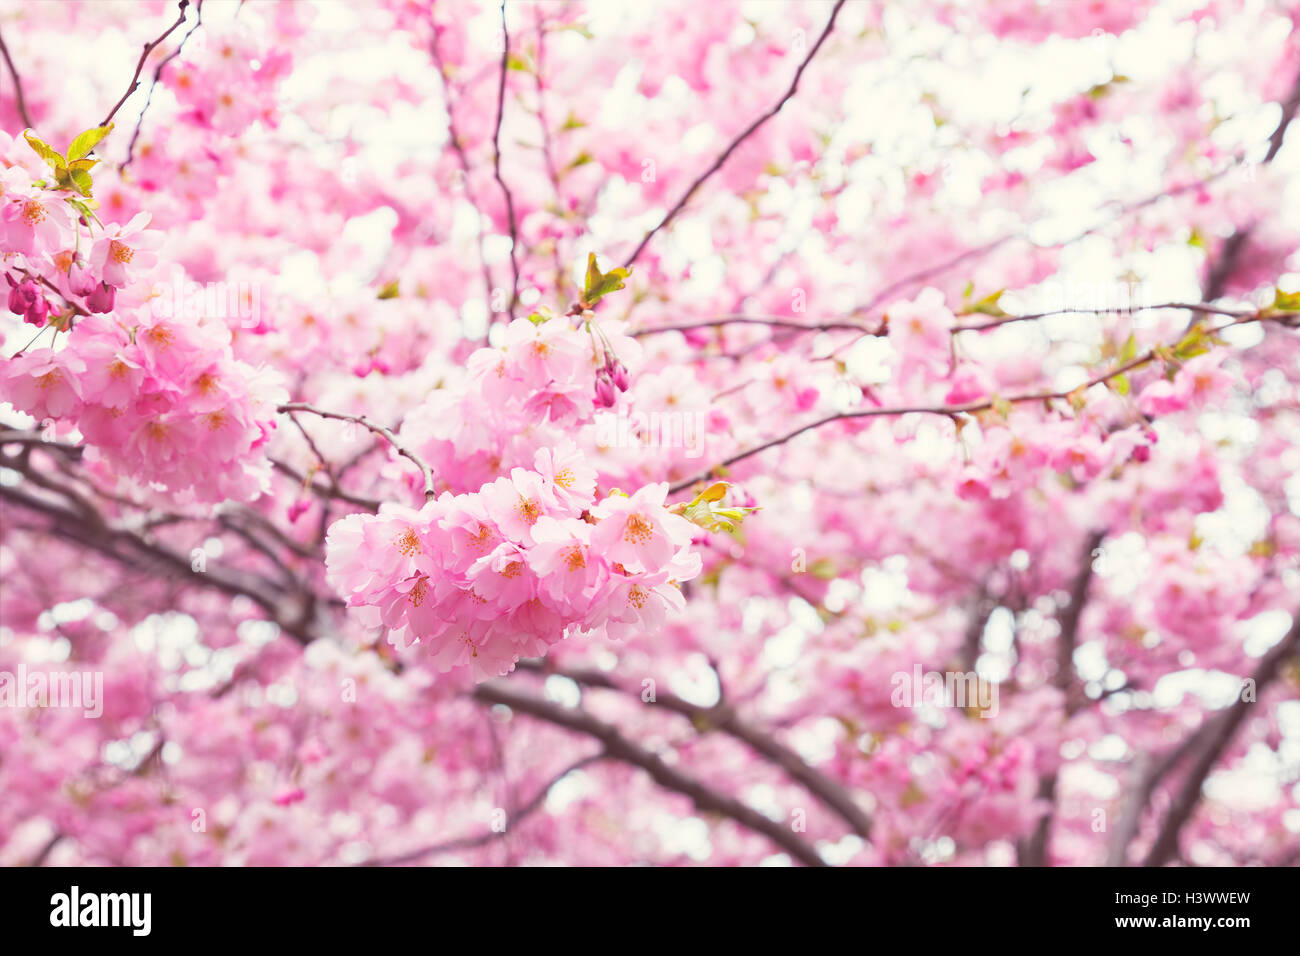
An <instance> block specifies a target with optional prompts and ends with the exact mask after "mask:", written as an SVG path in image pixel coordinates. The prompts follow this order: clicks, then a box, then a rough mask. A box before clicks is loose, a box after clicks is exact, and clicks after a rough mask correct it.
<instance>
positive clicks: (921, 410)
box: [668, 312, 1270, 494]
mask: <svg viewBox="0 0 1300 956" xmlns="http://www.w3.org/2000/svg"><path fill="white" fill-rule="evenodd" d="M1266 318H1270V316H1268V315H1266V314H1265V313H1264V312H1255V313H1251V314H1250V315H1245V316H1240V317H1238V318H1237V319H1235V320H1233V321H1232V322H1228V323H1225V324H1224V325H1221V326H1219V327H1218V328H1215V329H1211V330H1208V331H1209V334H1214V333H1217V332H1221V331H1223V330H1224V329H1226V328H1228V327H1230V326H1233V325H1244V324H1246V323H1248V322H1259V321H1264V320H1265V319H1266ZM1164 349H1165V347H1163V346H1159V347H1157V348H1153V349H1150V350H1149V351H1147V352H1145V353H1143V354H1142V355H1139V356H1138V357H1137V358H1135V359H1132V360H1131V361H1128V362H1124V363H1123V364H1121V365H1118V366H1116V367H1115V368H1112V369H1110V370H1109V371H1106V372H1103V373H1101V374H1099V375H1095V376H1093V377H1092V378H1090V379H1088V381H1086V382H1084V383H1083V384H1081V385H1078V386H1076V387H1074V388H1071V389H1066V390H1064V391H1061V390H1056V391H1038V392H1024V393H1021V394H1019V395H1008V396H1006V397H995V398H988V399H983V400H981V401H975V402H967V403H965V404H963V405H909V406H904V407H901V408H866V409H861V410H859V411H852V412H836V413H834V414H832V415H826V416H824V417H822V418H819V419H816V420H814V421H811V422H808V423H807V424H805V425H800V426H799V427H798V428H795V429H793V430H791V431H789V432H786V433H785V434H784V435H779V436H777V437H776V438H772V439H769V440H768V441H765V442H763V443H762V444H760V445H755V446H754V447H753V448H747V449H745V450H744V451H739V452H736V453H735V454H734V455H731V456H730V457H728V458H724V459H723V460H722V461H720V462H718V464H716V465H714V466H713V467H712V468H710V469H708V470H707V471H704V472H701V473H700V474H698V475H696V476H695V477H693V478H688V479H687V480H685V481H679V482H677V483H676V484H675V485H672V486H671V487H670V488H669V489H668V493H669V494H675V493H677V492H679V491H685V490H686V489H687V488H690V487H691V486H693V485H695V484H696V483H697V482H701V481H709V480H710V479H712V478H713V476H714V475H715V474H716V473H717V470H718V469H719V468H726V467H729V466H731V465H734V464H736V463H737V462H739V461H744V460H745V459H746V458H751V457H753V456H754V455H758V454H761V453H762V452H765V451H767V450H768V449H769V448H775V447H777V446H778V445H784V444H785V443H786V442H788V441H790V440H791V439H793V438H797V437H798V436H800V435H802V434H803V433H804V432H808V431H813V430H814V429H817V428H821V427H822V426H823V425H829V424H831V423H832V422H839V421H849V420H851V419H855V418H887V417H891V416H897V415H943V416H947V417H949V418H955V417H956V416H958V415H968V414H971V413H973V412H982V411H987V410H988V409H991V408H994V407H997V406H998V405H1001V404H1003V403H1005V404H1008V405H1018V404H1021V403H1024V402H1051V401H1056V400H1060V399H1067V398H1069V397H1070V396H1071V395H1073V394H1075V393H1077V392H1084V391H1087V390H1088V389H1090V388H1092V387H1093V386H1094V385H1102V384H1105V383H1106V382H1108V381H1110V380H1111V379H1113V378H1117V377H1119V376H1120V375H1123V374H1125V373H1126V372H1131V371H1132V370H1133V369H1135V368H1139V367H1141V366H1143V365H1146V364H1147V363H1148V362H1150V361H1152V360H1154V359H1156V358H1158V357H1159V354H1160V352H1161V351H1164Z"/></svg>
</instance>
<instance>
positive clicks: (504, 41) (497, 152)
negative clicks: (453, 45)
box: [489, 0, 519, 324]
mask: <svg viewBox="0 0 1300 956" xmlns="http://www.w3.org/2000/svg"><path fill="white" fill-rule="evenodd" d="M501 47H502V49H501V83H500V85H499V86H498V87H497V123H496V128H495V129H494V130H493V131H492V175H493V176H494V177H495V178H496V181H497V185H498V186H500V187H501V192H502V194H503V195H504V196H505V199H506V216H507V217H508V218H509V222H510V270H511V272H512V273H513V280H514V284H513V285H512V286H511V287H510V305H509V307H508V308H507V309H506V311H507V312H508V313H510V319H511V321H514V318H515V303H516V302H517V301H519V260H518V258H517V257H516V250H517V247H518V246H519V227H518V225H517V224H516V222H515V200H514V197H513V196H512V195H511V194H510V187H509V186H507V185H506V181H505V180H504V179H502V178H501V120H502V119H503V118H504V116H505V112H506V74H507V73H508V72H509V70H510V34H509V32H507V30H506V0H501ZM489 324H490V323H489Z"/></svg>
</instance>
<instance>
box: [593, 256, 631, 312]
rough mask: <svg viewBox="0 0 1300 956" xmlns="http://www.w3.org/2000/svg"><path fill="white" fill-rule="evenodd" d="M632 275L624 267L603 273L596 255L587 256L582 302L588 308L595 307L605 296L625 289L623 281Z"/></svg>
mask: <svg viewBox="0 0 1300 956" xmlns="http://www.w3.org/2000/svg"><path fill="white" fill-rule="evenodd" d="M631 274H632V270H631V269H624V268H623V267H622V266H620V267H618V268H616V269H611V270H610V271H609V272H601V271H600V266H599V265H597V264H596V254H595V253H594V252H593V253H590V254H589V255H588V256H587V281H586V284H585V286H584V287H583V290H582V301H583V302H584V303H585V304H587V305H588V306H592V305H595V304H596V303H597V302H599V301H600V300H601V298H603V297H604V296H607V295H609V294H610V293H611V292H617V291H618V290H619V289H622V288H623V280H624V279H626V278H627V277H628V276H630V275H631Z"/></svg>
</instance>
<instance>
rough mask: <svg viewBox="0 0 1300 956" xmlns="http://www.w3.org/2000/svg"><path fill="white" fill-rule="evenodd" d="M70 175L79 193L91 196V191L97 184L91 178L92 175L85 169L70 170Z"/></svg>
mask: <svg viewBox="0 0 1300 956" xmlns="http://www.w3.org/2000/svg"><path fill="white" fill-rule="evenodd" d="M68 173H69V175H70V176H71V177H72V183H73V185H74V186H75V187H76V190H77V192H79V193H81V195H83V196H89V195H90V191H91V190H92V189H94V188H95V183H94V181H93V180H92V179H91V178H90V173H88V172H86V171H85V170H84V169H72V170H69V171H68Z"/></svg>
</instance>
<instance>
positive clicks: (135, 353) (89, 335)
mask: <svg viewBox="0 0 1300 956" xmlns="http://www.w3.org/2000/svg"><path fill="white" fill-rule="evenodd" d="M26 150H27V145H26V144H24V143H16V142H15V141H14V140H12V139H10V138H9V137H7V136H5V135H4V134H0V161H3V162H4V163H5V164H6V166H5V168H4V169H3V171H2V172H0V229H2V231H0V253H2V254H3V255H4V263H5V279H6V281H7V282H8V285H9V288H10V292H9V297H8V306H9V310H10V311H11V312H13V313H14V314H16V315H21V316H22V317H23V319H24V321H26V322H28V323H30V324H32V325H36V326H40V327H45V326H47V325H53V326H54V332H53V334H52V338H53V340H54V341H53V344H52V345H51V346H47V347H42V348H33V347H31V346H34V345H36V344H37V342H38V341H39V337H38V338H37V339H33V340H32V342H31V343H29V347H27V348H24V349H23V350H22V351H21V352H19V353H18V354H16V355H14V356H13V357H11V358H8V359H2V360H0V399H3V400H5V401H8V402H11V403H12V404H13V405H14V407H15V408H17V409H18V410H20V411H23V412H26V413H27V414H29V415H32V416H33V417H35V418H36V419H37V420H39V421H45V422H53V423H58V424H60V425H61V426H65V427H75V428H76V429H77V430H78V431H79V432H80V433H81V435H82V436H83V437H84V438H85V440H86V441H87V442H88V443H89V445H90V448H89V452H90V456H91V458H92V459H96V458H98V459H100V460H103V461H106V462H107V463H108V464H109V465H110V466H111V467H112V468H113V469H114V470H117V471H120V472H125V473H129V474H131V475H134V476H137V477H139V478H142V479H144V480H145V481H148V482H151V483H153V484H154V485H156V486H161V487H163V488H166V489H167V491H168V492H170V493H172V494H173V495H181V496H182V497H183V496H186V495H188V496H189V497H191V498H193V499H195V500H200V501H222V500H224V499H226V498H237V499H240V500H250V499H252V498H255V497H257V495H259V494H260V493H261V492H262V491H264V490H265V489H266V487H267V486H268V482H269V479H270V466H269V463H268V462H267V461H266V459H265V456H262V455H254V454H252V453H253V452H254V451H255V450H256V449H258V448H259V447H260V446H262V445H263V444H264V443H265V442H266V440H267V438H268V437H269V435H270V433H271V431H272V430H273V429H274V427H275V404H276V403H277V402H280V401H284V399H285V397H286V396H285V393H284V391H283V389H282V388H280V386H279V385H278V384H277V381H276V380H275V379H274V378H273V377H270V376H266V375H262V374H260V373H259V372H258V371H257V370H256V369H254V368H252V367H251V366H249V365H247V364H246V363H244V362H240V361H238V360H237V359H236V358H235V357H234V353H233V351H232V349H231V336H230V331H229V328H228V327H227V326H226V325H225V324H224V322H221V321H210V322H202V321H189V320H187V321H185V322H177V321H169V320H167V319H162V318H159V316H158V315H157V314H156V313H158V312H162V311H165V310H162V309H155V308H151V305H150V303H151V299H152V297H153V296H154V295H155V294H156V293H157V289H156V288H155V286H154V285H153V283H152V282H151V279H153V278H154V277H155V274H156V270H157V267H158V265H159V258H158V255H157V252H156V250H157V249H158V248H159V247H160V246H161V245H162V241H163V235H162V233H161V232H159V231H157V230H153V229H149V228H148V226H149V223H150V217H149V214H148V213H140V214H138V215H136V216H135V217H134V218H132V219H131V220H130V222H128V223H127V224H126V225H125V226H122V225H120V224H118V223H113V222H110V223H107V224H104V225H101V224H99V223H98V222H97V221H96V222H95V223H93V224H92V223H91V222H89V221H88V219H87V217H85V216H83V214H82V212H81V211H80V210H79V209H78V208H77V206H76V205H75V203H76V195H75V194H74V193H72V192H70V191H68V190H60V189H48V188H44V187H43V186H41V185H40V184H39V183H38V182H36V181H34V178H33V174H32V173H31V172H30V171H29V169H28V168H26V167H25V166H24V165H22V163H26V162H30V161H31V159H30V157H29V156H27V155H26V154H25V151H26ZM34 155H35V154H34V153H33V154H32V156H34ZM20 160H21V162H20ZM82 208H84V207H82ZM164 294H165V293H164ZM65 331H66V332H67V333H68V334H67V337H66V338H64V339H59V333H61V332H65Z"/></svg>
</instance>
